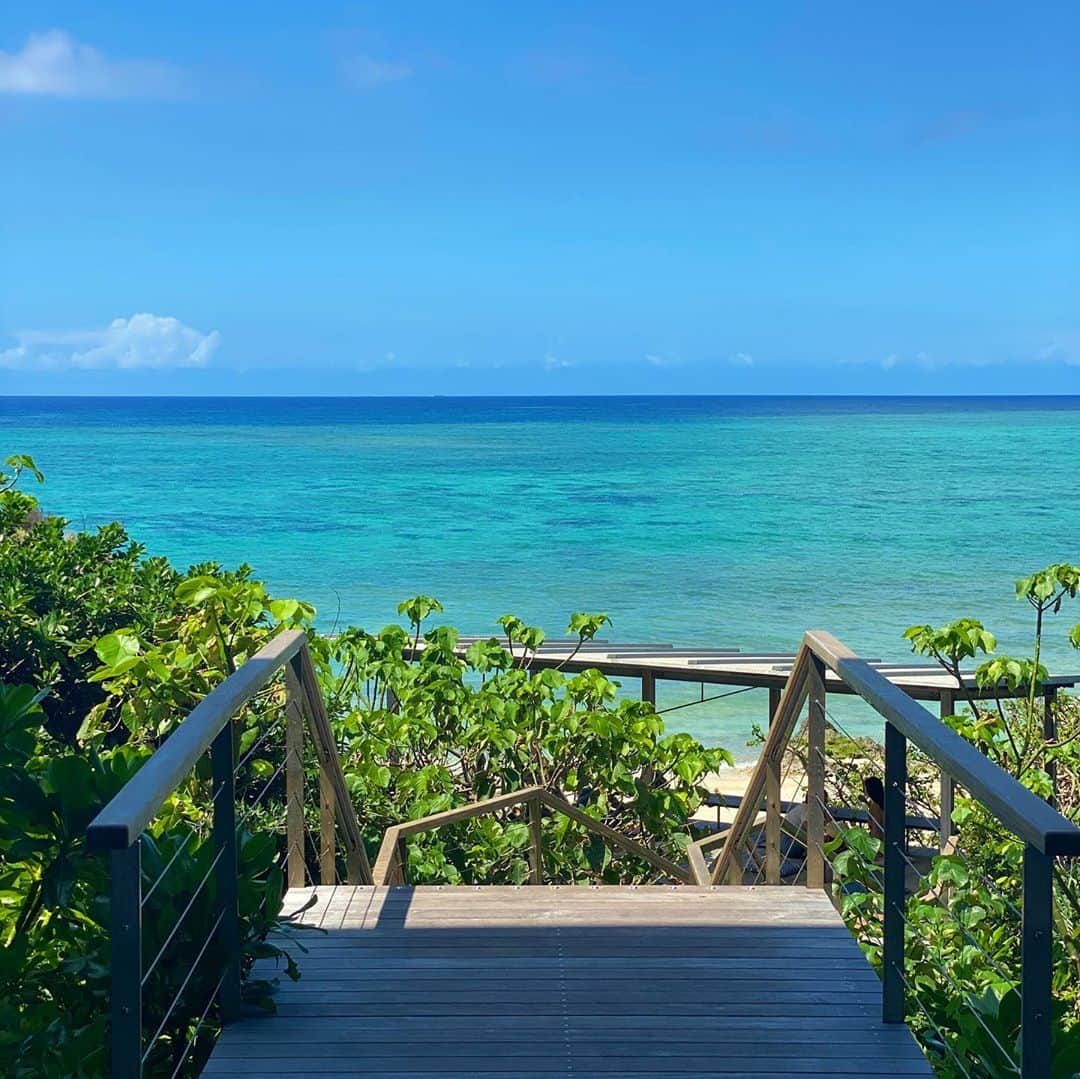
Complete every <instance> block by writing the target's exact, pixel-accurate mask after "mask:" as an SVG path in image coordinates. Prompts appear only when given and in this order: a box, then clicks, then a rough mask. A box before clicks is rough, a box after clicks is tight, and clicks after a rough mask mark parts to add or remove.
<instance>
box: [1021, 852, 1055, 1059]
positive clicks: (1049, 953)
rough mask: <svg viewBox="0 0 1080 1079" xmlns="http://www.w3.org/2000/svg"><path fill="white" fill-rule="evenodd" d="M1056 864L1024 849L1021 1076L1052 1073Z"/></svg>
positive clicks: (1041, 854)
mask: <svg viewBox="0 0 1080 1079" xmlns="http://www.w3.org/2000/svg"><path fill="white" fill-rule="evenodd" d="M1053 916H1054V862H1053V859H1052V858H1051V857H1050V856H1049V855H1047V854H1043V853H1042V851H1040V850H1039V849H1038V848H1036V847H1033V846H1032V845H1031V844H1030V843H1028V844H1027V845H1026V846H1025V847H1024V908H1023V921H1024V928H1023V953H1022V960H1021V976H1020V989H1021V997H1022V1001H1023V1003H1022V1026H1021V1028H1020V1029H1021V1035H1020V1042H1021V1058H1020V1074H1021V1076H1022V1077H1023V1079H1043V1077H1045V1076H1047V1075H1049V1074H1050V1041H1051V1030H1052V1024H1051V1021H1050V1020H1051V1016H1052V1006H1053V1000H1052V996H1051V974H1052V972H1053V941H1054V937H1053Z"/></svg>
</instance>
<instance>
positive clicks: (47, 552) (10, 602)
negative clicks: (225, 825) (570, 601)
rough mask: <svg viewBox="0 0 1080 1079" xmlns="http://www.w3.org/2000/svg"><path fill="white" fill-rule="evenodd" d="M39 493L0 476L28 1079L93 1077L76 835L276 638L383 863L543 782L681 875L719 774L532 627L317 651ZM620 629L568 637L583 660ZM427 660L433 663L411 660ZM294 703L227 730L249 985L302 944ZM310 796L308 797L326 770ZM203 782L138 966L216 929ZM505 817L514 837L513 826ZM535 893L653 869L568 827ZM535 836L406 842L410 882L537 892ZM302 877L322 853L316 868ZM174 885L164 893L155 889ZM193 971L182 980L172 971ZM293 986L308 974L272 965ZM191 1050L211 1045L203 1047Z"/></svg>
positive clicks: (411, 626)
mask: <svg viewBox="0 0 1080 1079" xmlns="http://www.w3.org/2000/svg"><path fill="white" fill-rule="evenodd" d="M20 474H21V477H22V478H23V479H24V480H25V479H26V478H27V477H30V478H32V479H34V480H37V481H40V479H41V477H40V474H39V473H38V472H37V470H36V468H35V467H34V465H33V462H32V460H31V459H30V458H25V457H20V458H11V459H9V461H8V470H7V472H6V474H4V475H2V476H0V686H2V688H0V976H2V977H3V979H4V991H3V994H2V995H0V1057H2V1058H3V1059H5V1060H8V1061H13V1062H15V1063H14V1065H13V1068H14V1073H15V1074H16V1075H20V1076H22V1075H25V1076H31V1075H34V1076H36V1075H72V1074H76V1075H77V1074H85V1075H95V1074H100V1073H102V1071H103V1070H104V1067H105V1061H106V1048H105V1046H106V1030H105V1025H106V1018H105V1017H106V1016H107V1014H108V1008H107V1002H108V978H107V970H108V942H107V932H106V927H107V915H108V911H107V906H108V901H107V896H108V867H107V862H106V861H105V860H104V858H103V856H102V855H101V854H99V853H96V852H91V851H89V850H87V848H86V844H85V840H84V836H85V832H86V827H87V825H88V824H89V822H90V820H92V819H93V817H94V816H95V814H96V813H97V812H98V810H99V809H100V808H101V807H102V806H103V805H105V804H106V803H107V802H108V801H109V800H110V799H111V798H112V797H113V795H115V794H116V793H117V791H119V790H120V788H121V787H122V786H123V785H124V783H125V782H126V780H127V779H128V778H130V776H131V775H133V774H134V773H135V772H136V770H137V769H138V768H139V767H140V766H141V765H142V764H143V763H144V762H145V760H146V759H147V758H148V756H149V755H150V754H151V753H152V752H153V751H154V749H155V748H156V747H157V746H159V745H161V743H162V742H163V741H164V740H165V739H166V738H167V737H168V736H169V734H170V733H172V731H173V730H175V728H176V726H177V724H178V723H179V722H181V720H182V719H183V717H184V716H185V715H186V714H187V713H188V712H189V711H190V710H191V709H192V708H193V707H194V706H195V705H196V704H197V703H198V702H199V701H200V700H201V699H202V698H203V697H205V695H206V694H207V693H208V692H209V691H210V690H211V689H212V688H213V687H214V686H215V685H216V684H218V683H220V682H221V681H222V680H223V679H224V678H225V677H227V675H228V674H230V673H232V671H234V670H235V669H236V668H237V667H238V666H239V665H241V664H242V663H243V662H244V660H245V659H247V658H248V657H249V656H251V655H252V654H253V653H254V652H256V651H257V650H258V649H259V648H260V647H261V646H262V645H263V644H265V643H266V641H267V640H269V638H270V637H271V636H273V635H274V634H275V633H276V632H278V631H279V630H280V629H281V628H282V627H302V628H305V629H307V630H308V631H309V632H310V636H311V650H312V654H313V656H314V658H315V662H316V666H317V668H318V673H319V676H320V681H321V683H322V687H323V694H324V697H325V699H326V701H327V704H328V710H329V713H330V718H331V722H332V725H333V729H334V733H335V736H336V738H337V741H338V748H339V753H340V756H341V759H342V761H343V763H344V766H345V769H346V774H347V778H348V783H349V787H350V792H351V794H352V797H353V798H354V800H355V802H356V804H357V805H358V806H361V807H362V810H363V811H362V813H361V821H362V824H363V828H364V839H365V842H366V844H367V847H368V850H369V852H370V853H371V854H374V852H375V850H376V849H377V846H378V842H379V839H380V838H381V836H382V833H383V831H384V830H385V829H386V828H387V827H388V826H390V825H391V824H394V823H396V822H398V821H401V820H405V819H409V818H413V817H416V816H421V815H424V814H427V813H434V812H438V811H440V810H443V809H447V808H450V807H451V806H455V805H460V804H463V803H466V802H469V801H473V800H476V799H479V798H484V797H487V796H489V795H490V794H492V793H496V792H499V791H506V790H512V789H516V788H518V787H521V786H526V785H530V784H543V785H545V786H550V787H557V788H558V789H560V790H561V791H563V792H566V793H570V794H572V796H573V797H574V800H575V802H576V804H577V805H579V806H580V807H582V808H583V809H584V811H585V812H586V813H588V814H589V815H591V816H594V817H596V818H598V819H601V820H603V821H604V822H605V823H607V824H610V825H612V826H614V827H618V828H620V829H621V830H622V831H624V832H625V833H629V834H630V835H632V836H636V837H638V838H641V839H647V840H648V842H649V845H650V846H651V847H652V848H653V849H655V850H657V851H658V852H661V853H666V854H668V855H670V856H672V857H676V858H677V857H679V856H680V855H681V848H682V846H683V845H684V844H685V842H686V838H687V832H686V829H685V825H686V822H687V821H688V820H689V818H690V817H691V816H692V815H693V813H694V812H695V811H696V810H697V808H698V807H699V805H700V803H701V800H702V797H703V795H704V789H703V787H702V781H703V780H704V778H705V776H706V775H708V774H709V773H710V772H713V771H715V770H716V769H717V768H718V767H719V766H720V765H722V764H724V763H730V759H731V758H730V757H729V755H728V754H727V753H726V752H725V751H724V750H722V749H709V748H706V747H704V746H702V745H701V744H700V743H699V742H698V741H697V740H695V739H694V738H692V737H690V736H689V735H687V734H683V733H677V734H673V735H668V734H666V733H665V731H664V726H663V722H662V720H661V719H660V718H659V717H658V716H657V715H656V714H655V712H654V710H653V709H652V707H651V706H650V705H646V704H643V703H641V702H637V701H627V700H618V699H617V686H616V684H615V683H613V682H612V681H610V680H609V679H607V678H605V677H603V676H602V675H600V674H599V673H598V672H596V671H588V672H585V673H584V674H579V675H575V676H573V677H571V676H569V675H566V674H563V673H562V672H560V671H553V670H545V671H533V670H531V669H530V668H531V660H532V657H533V656H534V655H535V652H536V649H537V648H538V647H539V646H540V644H542V642H543V640H544V634H543V631H542V630H541V629H540V628H539V627H535V626H529V625H527V624H526V623H524V622H522V621H521V620H520V619H517V618H515V617H513V616H510V615H507V616H504V617H503V618H502V619H500V624H501V629H502V632H501V634H500V636H499V637H498V638H496V637H492V638H490V639H488V640H483V641H479V642H476V643H475V644H473V645H471V646H470V648H469V649H468V651H467V653H466V657H465V659H464V660H461V659H459V658H458V657H457V656H456V654H455V652H454V646H455V645H456V643H457V641H458V635H457V632H456V631H455V630H453V629H452V628H450V627H448V626H438V627H435V628H432V629H428V630H427V631H426V632H425V630H424V623H425V622H426V620H427V619H428V618H429V616H431V615H433V614H437V613H438V612H439V611H440V610H441V606H440V605H439V603H438V601H436V600H434V599H432V598H430V597H425V596H418V597H414V598H413V599H411V600H407V601H405V602H404V603H402V604H401V606H400V608H399V610H398V614H399V616H401V617H403V618H404V619H405V620H406V622H407V623H408V625H407V626H401V625H397V624H394V625H389V626H387V627H386V628H384V629H382V630H380V631H378V632H375V633H370V632H366V631H364V630H360V629H348V630H345V631H344V632H342V633H341V634H339V635H337V636H336V637H335V638H333V639H330V638H326V637H322V636H319V635H318V634H316V633H314V632H313V631H312V630H311V621H312V618H313V617H314V614H315V612H314V610H313V609H312V608H311V607H310V606H309V605H307V604H305V603H303V602H301V601H299V600H294V599H282V598H276V597H272V596H271V595H270V594H268V592H267V590H266V589H265V587H264V586H263V585H262V584H261V583H260V582H258V581H257V580H255V579H254V578H253V576H252V573H251V570H250V568H249V567H246V566H241V567H239V568H238V569H237V570H226V569H223V568H222V567H220V566H218V565H216V564H206V565H200V566H195V567H192V568H191V569H189V570H188V571H186V572H180V571H177V570H176V569H174V568H173V567H171V566H170V565H169V564H168V562H167V561H166V560H164V559H161V558H154V557H147V556H146V553H145V551H144V550H143V549H142V548H141V547H140V546H139V545H138V544H136V543H135V542H133V541H132V540H131V538H130V537H129V536H128V535H127V533H126V531H125V530H124V528H123V526H122V525H120V524H110V525H107V526H105V527H103V528H100V529H97V530H95V531H93V532H86V531H82V532H71V531H69V530H68V526H67V522H65V521H64V520H62V519H61V518H58V517H54V516H49V515H45V514H43V513H42V512H41V511H40V509H39V507H38V504H37V501H36V499H35V498H34V497H33V496H32V495H31V494H29V493H28V492H27V491H26V490H25V489H23V488H22V487H19V488H16V487H15V481H16V480H17V479H19V478H20ZM607 621H608V619H607V616H606V615H603V614H595V615H590V614H585V613H581V614H575V615H574V616H572V617H571V619H570V622H569V626H568V632H569V633H572V634H573V635H575V637H576V638H577V639H578V640H579V641H580V642H582V643H584V642H585V641H586V640H589V639H590V638H592V637H593V636H594V635H595V634H596V633H597V632H598V631H599V629H600V628H601V627H602V626H603V625H604V624H605V623H606V622H607ZM421 641H422V643H423V645H424V647H423V649H422V652H421V655H420V658H419V661H418V662H415V663H414V662H411V661H410V659H411V653H412V650H413V649H415V648H416V646H417V645H418V644H419V643H421ZM282 707H283V694H282V691H281V689H280V688H270V689H268V690H266V691H265V692H263V693H261V694H259V695H257V696H256V698H255V699H254V700H253V701H252V702H250V703H249V704H248V705H246V706H245V707H244V708H243V709H242V710H241V711H240V712H239V714H238V715H237V717H236V719H235V721H234V735H235V740H236V752H237V758H238V760H239V761H240V762H241V767H240V768H238V772H237V779H236V782H237V802H238V804H239V805H240V806H241V807H246V812H244V814H243V817H242V818H241V819H242V821H243V825H242V828H241V838H240V866H239V868H240V889H239V892H240V907H241V911H240V913H241V928H242V935H243V940H244V946H245V955H246V959H245V964H244V966H245V970H250V968H251V965H252V963H253V961H254V959H255V958H257V957H261V956H274V955H275V954H281V953H280V952H279V950H278V949H277V948H276V945H275V943H274V942H275V940H277V939H278V938H279V936H280V934H284V933H290V932H292V931H293V929H292V926H291V924H290V923H289V922H288V921H284V922H283V921H280V920H279V919H278V918H277V917H276V916H275V912H276V911H277V910H278V909H279V906H280V894H281V889H282V882H283V878H282V872H281V864H282V857H281V856H282V853H283V848H284V828H283V819H284V814H283V812H282V808H283V801H284V780H283V778H282V776H281V769H280V767H278V764H279V762H280V761H281V760H282V759H283V749H284V746H283V736H282V733H281V723H280V716H281V713H282ZM310 781H311V782H312V783H315V784H316V785H317V779H316V776H315V771H314V767H313V768H312V774H311V777H310ZM209 783H210V775H209V768H208V767H206V768H199V769H196V771H195V773H194V774H193V775H192V776H191V777H190V779H189V780H188V781H187V782H186V783H184V784H181V786H180V788H179V789H178V791H177V792H176V794H175V795H174V796H173V797H172V798H171V799H170V800H169V802H168V803H167V805H166V807H165V810H164V811H163V812H162V813H161V814H160V815H159V817H158V818H157V819H156V820H155V822H154V824H153V826H152V829H151V831H150V833H149V834H148V836H147V837H146V838H145V839H144V841H143V844H144V847H143V875H144V884H145V886H146V888H147V889H151V888H153V889H155V893H154V899H155V902H154V903H153V904H148V905H147V906H146V907H145V908H144V919H145V920H144V951H145V953H146V954H147V955H148V956H154V955H156V954H157V953H158V952H159V951H162V950H163V949H164V951H163V955H166V956H168V957H170V958H178V959H182V958H185V957H186V958H187V960H188V962H190V959H191V955H190V953H191V952H193V951H194V950H195V949H196V948H197V947H198V942H199V941H201V940H202V939H204V938H205V936H206V933H207V927H208V926H209V925H210V924H211V923H212V911H213V907H212V890H211V889H209V888H208V889H205V890H204V891H203V893H202V895H201V898H200V901H199V902H198V903H197V904H196V905H195V907H193V908H191V909H188V908H187V906H186V904H187V901H188V898H187V897H189V896H190V895H191V894H192V893H193V891H194V890H195V889H196V887H197V886H198V885H199V883H200V882H201V881H203V880H204V879H205V878H206V877H207V875H208V873H209V867H210V864H211V858H212V848H211V844H210V841H209V825H210V811H209V804H210V799H209V798H208V797H207V793H208V788H209ZM504 816H505V815H504ZM544 829H545V835H544V848H545V866H546V874H547V877H548V878H549V879H552V880H562V881H577V882H585V881H597V882H600V881H614V880H622V881H629V880H639V879H640V880H645V879H649V876H650V874H651V873H652V872H653V871H652V870H651V869H650V868H649V867H648V866H647V865H646V864H644V863H641V862H640V861H638V860H636V859H635V858H633V857H632V856H629V855H622V856H617V857H616V859H615V860H614V861H613V856H612V853H611V851H610V850H609V849H608V848H607V847H605V846H604V845H603V844H601V843H599V842H597V840H596V839H595V837H593V836H592V835H591V834H590V833H589V832H587V831H586V830H584V829H583V828H581V826H580V825H578V824H576V823H575V822H572V821H568V820H566V819H559V820H555V819H552V820H547V821H545V822H544ZM527 844H528V829H527V826H526V825H524V824H522V823H520V822H517V821H514V820H512V819H505V820H495V819H492V818H484V819H476V820H473V821H469V822H465V823H462V824H460V825H456V826H453V827H451V828H447V829H443V830H440V831H439V832H438V833H434V834H430V835H425V836H422V837H419V836H418V837H416V838H415V839H414V840H413V841H412V842H411V843H410V846H409V852H408V858H409V875H410V879H411V880H413V881H416V882H421V883H422V882H426V881H432V882H434V881H438V882H447V881H449V882H459V881H472V880H484V881H490V882H520V881H522V880H524V879H525V875H526V873H527V862H526V857H525V850H526V847H527ZM309 857H310V858H311V860H312V862H313V863H314V862H315V861H316V860H317V852H315V851H312V852H311V853H310V855H309ZM166 871H167V872H166ZM172 967H173V964H170V963H169V962H164V961H163V962H161V963H160V964H158V965H157V966H155V968H154V970H153V971H152V972H151V977H149V978H148V980H147V983H146V985H145V987H144V992H145V995H146V1003H145V1008H146V1012H147V1014H149V1015H156V1016H160V1015H164V1014H166V1012H167V1009H168V1006H169V1004H170V1003H171V1002H172V1000H173V998H174V997H175V996H176V994H177V989H178V982H179V980H180V979H179V978H178V977H177V976H175V975H174V974H172V973H171V969H172ZM182 969H183V968H182ZM282 970H283V973H284V975H286V976H293V977H295V976H298V975H299V973H300V972H299V971H298V970H297V969H296V968H295V967H294V966H293V964H292V962H291V961H283V964H282ZM212 989H213V980H212V978H211V975H210V974H209V973H202V972H201V968H198V967H197V968H196V974H195V976H194V977H193V978H192V980H191V982H190V983H189V984H187V985H186V986H183V987H182V988H181V992H180V996H179V999H178V1001H177V1006H176V1008H175V1009H174V1011H173V1013H172V1015H171V1016H169V1017H167V1018H168V1021H167V1023H166V1028H165V1030H164V1032H163V1035H162V1037H161V1038H160V1039H159V1040H158V1041H157V1042H156V1045H155V1049H154V1055H153V1056H152V1057H151V1059H149V1060H148V1061H147V1071H148V1074H156V1073H157V1072H158V1071H162V1072H164V1073H165V1074H169V1073H171V1071H172V1069H173V1065H174V1063H175V1061H176V1060H177V1059H178V1055H179V1054H180V1053H181V1051H182V1050H183V1048H184V1047H185V1046H186V1045H187V1043H188V1041H189V1039H190V1038H191V1037H192V1036H195V1037H196V1038H197V1044H196V1045H195V1052H194V1053H193V1054H192V1055H191V1060H192V1062H193V1063H192V1064H191V1065H190V1067H191V1068H192V1069H195V1068H197V1062H198V1060H199V1059H200V1057H201V1056H205V1052H206V1051H207V1050H208V1047H209V1044H210V1040H211V1038H212V1030H210V1029H205V1030H204V1029H202V1028H199V1025H198V1019H199V1015H200V1009H201V1007H202V1002H203V1001H204V1000H205V999H206V998H207V996H208V994H209V993H210V992H211V991H212ZM272 989H273V986H272V985H270V984H265V983H261V982H257V981H255V980H254V979H251V978H249V979H248V980H247V981H246V983H245V997H246V999H247V1001H248V1003H249V1005H250V1006H253V1007H264V1008H273V997H272ZM197 1030H198V1033H196V1031H197Z"/></svg>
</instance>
